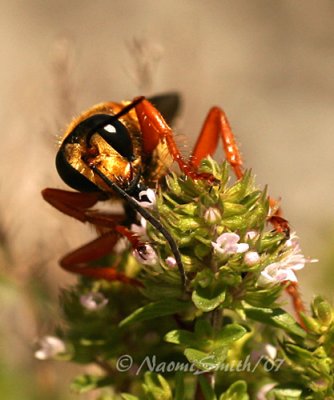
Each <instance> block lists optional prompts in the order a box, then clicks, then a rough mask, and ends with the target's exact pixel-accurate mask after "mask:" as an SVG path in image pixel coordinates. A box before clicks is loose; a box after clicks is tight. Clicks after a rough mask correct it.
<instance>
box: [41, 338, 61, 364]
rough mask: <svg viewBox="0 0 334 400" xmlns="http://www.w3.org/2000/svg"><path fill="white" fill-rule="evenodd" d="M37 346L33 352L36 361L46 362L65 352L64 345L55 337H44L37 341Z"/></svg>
mask: <svg viewBox="0 0 334 400" xmlns="http://www.w3.org/2000/svg"><path fill="white" fill-rule="evenodd" d="M38 346H39V349H38V350H36V351H35V357H36V358H37V359H38V360H48V359H50V358H53V357H55V356H57V355H58V354H61V353H65V351H66V347H65V343H64V342H63V341H62V340H61V339H59V338H57V337H55V336H44V337H43V338H42V339H40V340H39V341H38Z"/></svg>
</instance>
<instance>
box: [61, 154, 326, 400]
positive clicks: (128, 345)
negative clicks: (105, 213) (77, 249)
mask: <svg viewBox="0 0 334 400" xmlns="http://www.w3.org/2000/svg"><path fill="white" fill-rule="evenodd" d="M201 171H202V172H206V173H210V174H213V175H214V177H215V178H216V181H215V182H213V183H212V182H209V181H207V180H197V181H194V180H192V179H189V178H188V177H187V178H186V177H184V176H176V175H175V174H171V175H169V176H167V177H166V181H165V185H162V186H161V188H160V189H159V193H158V194H157V202H156V206H155V207H154V208H153V209H152V210H151V212H152V213H153V214H154V215H155V217H156V218H158V219H159V221H160V222H161V223H162V224H163V225H164V227H165V228H166V229H167V230H168V231H169V232H170V234H171V235H172V237H173V238H174V239H175V241H176V243H177V245H178V248H179V250H180V253H181V258H182V263H183V265H184V268H185V271H186V274H187V277H188V283H187V286H186V287H185V288H183V287H182V285H181V279H180V274H179V270H178V268H177V267H175V266H173V262H171V260H170V258H171V256H172V254H171V250H170V248H169V246H168V244H167V243H166V240H165V238H164V236H163V235H162V234H161V233H160V232H158V231H157V230H155V228H153V227H152V226H149V224H148V226H147V232H146V234H147V235H148V238H149V243H150V244H151V245H152V246H153V248H154V251H155V252H156V254H157V261H156V262H155V264H154V265H139V264H138V261H136V260H135V258H134V257H133V256H132V252H131V249H130V248H126V249H125V250H124V251H123V254H121V255H117V254H114V255H112V256H111V258H110V260H109V264H110V263H113V262H115V260H118V262H119V268H120V269H123V270H124V271H125V272H126V273H127V274H129V275H131V276H132V277H135V278H136V279H137V280H138V281H139V282H140V283H141V284H142V287H140V288H138V287H133V286H131V285H126V284H122V283H117V282H113V283H107V282H104V281H95V282H94V281H92V280H88V279H81V280H80V281H79V282H78V284H77V285H76V286H74V287H72V288H69V289H66V290H64V291H63V293H62V296H61V306H62V311H63V316H64V322H63V324H61V325H60V327H59V328H58V329H57V336H58V337H60V338H61V339H62V340H63V341H64V342H65V344H66V349H67V350H66V352H65V353H63V354H61V355H58V356H57V358H62V359H67V360H68V359H70V360H71V361H74V362H77V363H82V364H92V363H95V364H96V365H98V366H99V367H100V371H101V372H100V373H97V374H96V375H92V374H85V375H82V376H80V377H78V378H77V379H76V380H75V381H74V383H73V387H72V388H73V389H74V390H76V391H77V392H79V393H80V392H84V391H87V390H91V389H99V388H100V389H101V388H109V390H110V392H109V393H108V394H106V393H104V392H101V396H100V399H101V400H102V399H124V400H135V399H137V400H142V399H149V400H169V399H176V400H180V399H185V400H190V399H199V398H201V399H202V398H204V399H206V400H215V399H217V400H247V399H251V398H257V397H256V396H257V395H258V393H259V392H260V393H262V395H263V396H265V394H264V393H267V398H268V399H276V400H278V399H280V400H281V399H286V400H287V399H316V400H317V399H319V400H320V399H330V398H334V397H333V396H334V391H333V386H334V385H333V368H334V366H333V360H334V347H333V346H334V345H333V343H334V340H333V339H334V311H333V308H332V306H331V305H330V304H329V303H328V302H327V301H326V300H324V299H322V298H321V297H317V298H315V299H314V301H313V303H312V306H311V308H312V314H311V315H304V314H303V315H301V316H300V318H302V321H299V322H298V321H296V319H295V318H294V316H292V315H290V314H289V313H288V312H287V311H285V310H284V309H283V308H282V300H281V297H282V292H283V289H284V287H285V284H282V282H281V281H280V280H279V279H278V278H277V277H276V275H275V273H274V274H273V275H271V276H269V278H268V273H267V272H268V268H269V267H271V268H274V267H275V268H276V269H278V270H279V268H282V271H283V272H284V271H286V270H289V271H290V272H291V271H293V264H292V262H293V261H294V260H298V262H303V260H304V262H305V259H303V257H302V256H301V254H300V253H299V250H298V249H297V247H296V246H295V245H293V244H291V240H288V238H287V237H286V235H285V234H284V233H280V232H278V231H275V230H273V228H272V227H271V226H270V224H268V215H269V201H268V196H267V193H266V190H264V191H261V190H259V189H258V188H257V187H256V186H255V184H254V178H253V176H252V174H251V173H250V172H247V173H246V174H245V176H244V177H243V178H242V179H241V180H239V181H237V182H234V183H233V182H232V183H231V182H230V178H229V169H228V167H227V165H226V163H224V164H223V165H222V166H219V165H218V164H217V163H215V162H214V161H213V160H212V159H210V158H208V159H206V160H204V161H203V162H202V165H201ZM301 260H302V261H301ZM267 267H268V268H267ZM284 268H285V269H284ZM275 277H276V278H275ZM87 293H99V294H100V295H103V298H104V299H106V300H107V302H108V304H106V305H104V306H101V307H96V308H95V309H88V308H87V306H86V305H85V303H84V302H83V301H82V296H83V295H85V294H87ZM263 398H264V397H263Z"/></svg>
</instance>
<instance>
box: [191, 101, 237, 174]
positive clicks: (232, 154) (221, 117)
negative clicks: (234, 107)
mask: <svg viewBox="0 0 334 400" xmlns="http://www.w3.org/2000/svg"><path fill="white" fill-rule="evenodd" d="M219 137H220V138H221V139H222V142H223V148H224V152H225V157H226V159H227V161H228V163H229V164H230V165H231V166H232V168H233V171H234V173H235V175H236V177H237V178H238V179H241V178H242V177H243V169H242V159H241V154H240V151H239V148H238V145H237V142H236V140H235V137H234V134H233V132H232V129H231V126H230V124H229V122H228V119H227V117H226V114H225V113H224V111H223V110H222V109H220V108H219V107H213V108H211V110H210V111H209V113H208V115H207V117H206V119H205V121H204V124H203V127H202V130H201V133H200V134H199V137H198V139H197V142H196V144H195V147H194V150H193V153H192V163H193V164H194V165H195V166H198V165H199V164H200V162H201V161H202V160H203V158H205V157H207V156H209V155H210V156H211V155H213V154H214V153H215V151H216V149H217V146H218V141H219Z"/></svg>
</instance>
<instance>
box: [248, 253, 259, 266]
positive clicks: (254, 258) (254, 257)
mask: <svg viewBox="0 0 334 400" xmlns="http://www.w3.org/2000/svg"><path fill="white" fill-rule="evenodd" d="M244 261H245V264H246V265H248V266H249V267H252V266H253V265H255V264H256V263H258V262H259V261H260V256H259V254H258V253H257V252H256V251H247V253H246V254H245V257H244Z"/></svg>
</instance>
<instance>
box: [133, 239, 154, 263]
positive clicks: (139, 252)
mask: <svg viewBox="0 0 334 400" xmlns="http://www.w3.org/2000/svg"><path fill="white" fill-rule="evenodd" d="M132 254H133V256H134V257H135V258H136V260H137V261H138V262H139V263H141V264H145V265H155V264H156V263H157V261H158V256H157V253H156V252H155V251H154V249H153V247H152V246H150V245H149V244H144V245H142V246H140V247H139V248H137V249H135V250H134V251H133V252H132Z"/></svg>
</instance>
